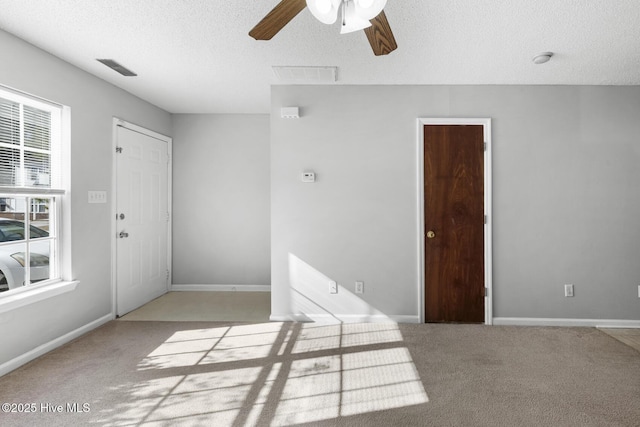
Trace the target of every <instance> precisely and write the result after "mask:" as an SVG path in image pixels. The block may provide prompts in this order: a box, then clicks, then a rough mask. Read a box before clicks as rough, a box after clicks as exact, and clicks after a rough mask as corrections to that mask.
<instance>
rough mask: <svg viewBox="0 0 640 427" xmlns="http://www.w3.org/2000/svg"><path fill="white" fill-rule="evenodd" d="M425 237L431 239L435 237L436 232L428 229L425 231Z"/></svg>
mask: <svg viewBox="0 0 640 427" xmlns="http://www.w3.org/2000/svg"><path fill="white" fill-rule="evenodd" d="M427 237H428V238H429V239H433V238H434V237H436V233H434V232H433V231H431V230H429V231H427Z"/></svg>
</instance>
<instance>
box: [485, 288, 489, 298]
mask: <svg viewBox="0 0 640 427" xmlns="http://www.w3.org/2000/svg"><path fill="white" fill-rule="evenodd" d="M484 296H485V297H488V296H489V288H484Z"/></svg>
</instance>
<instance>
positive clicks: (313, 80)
mask: <svg viewBox="0 0 640 427" xmlns="http://www.w3.org/2000/svg"><path fill="white" fill-rule="evenodd" d="M273 73H274V74H275V76H276V80H277V81H278V83H289V84H292V83H298V84H320V83H325V84H327V83H329V84H330V83H335V82H336V80H337V76H338V67H288V66H286V67H285V66H274V67H273Z"/></svg>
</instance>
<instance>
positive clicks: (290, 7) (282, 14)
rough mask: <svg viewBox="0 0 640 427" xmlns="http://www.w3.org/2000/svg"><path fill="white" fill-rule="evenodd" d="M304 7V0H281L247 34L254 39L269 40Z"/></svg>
mask: <svg viewBox="0 0 640 427" xmlns="http://www.w3.org/2000/svg"><path fill="white" fill-rule="evenodd" d="M305 7H307V2H306V0H282V1H281V2H280V3H278V5H277V6H276V7H274V8H273V9H272V10H271V12H269V13H268V14H267V16H265V17H264V18H262V21H260V22H258V25H256V26H255V27H253V28H252V29H251V31H249V35H250V36H251V37H253V38H254V39H256V40H271V38H272V37H273V36H275V35H276V34H278V31H280V30H281V29H283V28H284V26H285V25H287V24H288V23H289V21H291V20H292V19H293V18H295V17H296V15H297V14H298V13H300V12H301V11H302V9H304V8H305Z"/></svg>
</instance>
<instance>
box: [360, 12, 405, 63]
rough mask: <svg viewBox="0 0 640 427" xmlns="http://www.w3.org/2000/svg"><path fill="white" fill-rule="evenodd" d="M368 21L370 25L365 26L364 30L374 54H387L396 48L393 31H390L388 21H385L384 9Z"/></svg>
mask: <svg viewBox="0 0 640 427" xmlns="http://www.w3.org/2000/svg"><path fill="white" fill-rule="evenodd" d="M370 22H371V26H370V27H369V28H365V29H364V32H365V34H366V35H367V38H368V39H369V44H370V45H371V49H373V53H374V55H376V56H380V55H388V54H390V53H391V52H393V51H394V50H396V49H397V48H398V45H397V44H396V39H395V37H393V32H392V31H391V27H390V26H389V21H387V16H386V15H385V14H384V11H382V12H380V14H379V15H378V16H376V17H375V18H373V19H372V20H371V21H370Z"/></svg>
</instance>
